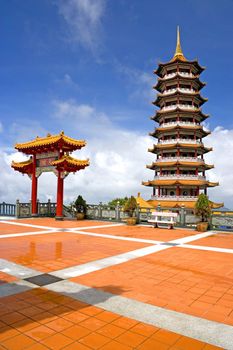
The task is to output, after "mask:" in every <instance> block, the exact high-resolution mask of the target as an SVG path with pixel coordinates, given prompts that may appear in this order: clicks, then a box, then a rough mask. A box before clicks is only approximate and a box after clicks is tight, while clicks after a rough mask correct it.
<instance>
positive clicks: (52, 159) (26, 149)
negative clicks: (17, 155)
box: [11, 131, 89, 220]
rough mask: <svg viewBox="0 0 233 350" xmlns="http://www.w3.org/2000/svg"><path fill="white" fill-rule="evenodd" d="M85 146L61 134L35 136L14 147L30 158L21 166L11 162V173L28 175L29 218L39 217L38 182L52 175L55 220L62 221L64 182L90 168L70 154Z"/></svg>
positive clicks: (86, 161)
mask: <svg viewBox="0 0 233 350" xmlns="http://www.w3.org/2000/svg"><path fill="white" fill-rule="evenodd" d="M85 145H86V142H85V141H84V140H76V139H73V138H71V137H69V136H66V135H65V134H64V132H63V131H62V132H61V133H60V134H58V135H51V134H48V135H47V136H46V137H39V136H37V137H36V138H35V139H34V140H32V141H29V142H24V143H17V144H16V145H15V149H17V150H18V151H20V152H22V153H24V154H26V155H30V157H29V159H28V160H26V161H23V162H14V161H13V162H12V164H11V166H12V168H13V169H14V170H16V171H19V172H21V173H22V174H27V175H28V176H29V177H30V178H31V185H32V187H31V188H32V189H31V215H32V216H37V215H38V206H37V187H38V178H39V176H40V175H41V174H42V173H44V172H53V173H54V174H55V175H56V176H57V207H56V219H57V220H63V193H64V179H65V178H66V177H67V175H69V173H71V172H72V173H75V172H77V171H79V170H82V169H85V168H86V167H87V166H89V160H88V159H87V160H79V159H76V158H74V157H72V156H71V153H72V152H73V151H76V150H79V149H81V148H82V147H84V146H85Z"/></svg>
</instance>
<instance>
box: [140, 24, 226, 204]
mask: <svg viewBox="0 0 233 350" xmlns="http://www.w3.org/2000/svg"><path fill="white" fill-rule="evenodd" d="M204 69H205V68H204V67H202V66H200V64H199V63H198V61H197V60H194V61H189V60H187V59H186V58H185V56H184V55H183V52H182V49H181V44H180V32H179V27H178V28H177V44H176V51H175V54H174V56H173V58H172V59H171V60H170V61H169V62H167V63H159V65H158V68H157V69H156V70H155V71H154V74H156V75H157V76H158V81H157V84H156V85H155V86H154V87H153V88H154V89H155V90H157V91H158V94H157V98H156V100H155V101H154V102H153V104H154V105H155V106H156V107H158V110H157V111H156V113H155V115H154V116H153V117H151V119H152V120H154V121H155V122H157V123H158V124H159V125H158V127H157V128H155V130H154V131H153V132H152V133H150V134H149V135H151V136H152V137H154V138H156V139H157V143H156V144H154V146H153V148H151V149H149V150H148V151H149V152H152V153H153V154H156V159H155V161H154V162H153V163H152V164H151V165H147V168H149V169H151V170H153V171H154V172H155V176H154V179H153V180H149V181H147V182H143V185H145V186H150V187H153V195H152V198H151V200H149V203H150V204H153V206H156V205H158V204H160V205H161V206H163V207H170V208H171V207H180V206H181V205H185V206H186V207H188V208H194V206H195V202H196V200H197V197H198V195H199V194H200V192H204V193H205V194H207V188H208V187H214V186H217V185H218V183H213V182H209V181H208V180H207V178H206V170H209V169H212V168H213V167H214V166H213V165H209V164H206V163H205V160H204V154H205V153H207V152H210V151H212V148H208V147H205V145H204V143H203V138H204V137H206V136H207V135H209V134H210V132H209V131H207V130H206V129H204V128H203V125H202V124H201V123H202V122H203V121H205V120H206V119H207V118H208V115H206V114H204V113H203V112H202V110H201V106H202V105H203V104H204V103H205V102H206V101H207V99H206V98H204V97H202V96H201V94H200V90H201V89H202V88H203V87H204V86H205V85H206V84H205V83H203V82H201V80H200V79H199V77H200V74H201V73H202V72H203V70H204ZM213 206H214V207H220V206H222V204H219V205H217V204H215V203H213Z"/></svg>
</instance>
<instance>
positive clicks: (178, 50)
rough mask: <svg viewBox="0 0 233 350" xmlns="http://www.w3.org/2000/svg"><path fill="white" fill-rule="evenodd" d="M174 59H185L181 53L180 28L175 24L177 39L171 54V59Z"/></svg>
mask: <svg viewBox="0 0 233 350" xmlns="http://www.w3.org/2000/svg"><path fill="white" fill-rule="evenodd" d="M176 59H180V60H181V61H186V58H185V57H184V55H183V52H182V49H181V44H180V28H179V26H177V39H176V51H175V54H174V56H173V59H172V61H175V60H176Z"/></svg>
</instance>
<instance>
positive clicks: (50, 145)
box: [11, 131, 90, 175]
mask: <svg viewBox="0 0 233 350" xmlns="http://www.w3.org/2000/svg"><path fill="white" fill-rule="evenodd" d="M85 145H86V142H85V141H83V140H76V139H73V138H71V137H69V136H66V135H65V134H64V131H62V132H61V133H60V134H58V135H51V134H48V135H47V136H46V137H38V136H37V137H36V138H35V139H34V140H32V141H29V142H25V143H17V144H16V145H15V148H16V149H17V150H19V151H21V152H23V153H25V154H28V155H31V154H32V155H33V154H37V155H38V154H40V153H48V154H49V152H54V151H58V152H60V150H62V152H63V155H62V156H61V158H59V159H57V160H53V161H51V164H50V165H51V166H54V167H55V168H56V169H57V170H59V171H66V172H76V171H78V170H81V169H84V168H85V167H87V166H89V164H90V163H89V160H88V159H87V160H79V159H76V158H74V157H71V156H70V155H69V152H72V151H75V150H78V149H80V148H82V147H84V146H85ZM11 167H12V168H13V169H15V170H17V171H19V172H21V173H22V174H28V175H30V174H32V171H33V160H32V157H30V158H29V159H28V160H26V161H23V162H14V161H13V162H12V164H11Z"/></svg>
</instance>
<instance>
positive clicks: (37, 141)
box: [15, 131, 86, 149]
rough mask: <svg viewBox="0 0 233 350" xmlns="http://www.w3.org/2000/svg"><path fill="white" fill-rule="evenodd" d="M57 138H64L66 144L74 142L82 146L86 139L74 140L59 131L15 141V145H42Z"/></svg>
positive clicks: (23, 147)
mask: <svg viewBox="0 0 233 350" xmlns="http://www.w3.org/2000/svg"><path fill="white" fill-rule="evenodd" d="M59 140H64V141H65V142H66V143H68V144H76V145H79V147H83V146H85V145H86V141H84V140H76V139H74V138H71V137H69V136H66V135H65V134H64V131H61V132H60V134H55V135H51V134H49V133H48V134H47V136H45V137H39V136H37V137H36V138H35V139H34V140H31V141H28V142H23V143H17V144H16V145H15V148H16V149H25V148H30V147H35V146H40V145H41V146H44V145H47V144H52V143H56V142H58V141H59Z"/></svg>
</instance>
